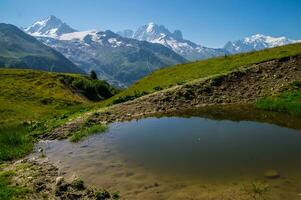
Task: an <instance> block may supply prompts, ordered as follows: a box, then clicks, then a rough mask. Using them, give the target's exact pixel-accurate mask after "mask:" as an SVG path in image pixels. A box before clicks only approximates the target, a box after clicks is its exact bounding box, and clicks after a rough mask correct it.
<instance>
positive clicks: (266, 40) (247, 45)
mask: <svg viewBox="0 0 301 200" xmlns="http://www.w3.org/2000/svg"><path fill="white" fill-rule="evenodd" d="M295 42H298V41H296V40H291V39H288V38H286V37H283V36H282V37H272V36H267V35H263V34H255V35H252V36H250V37H246V38H244V39H241V40H236V41H233V42H228V43H227V44H226V45H225V47H224V48H225V49H226V50H227V51H229V52H230V53H241V52H249V51H254V50H256V51H257V50H261V49H265V48H273V47H277V46H282V45H287V44H291V43H295Z"/></svg>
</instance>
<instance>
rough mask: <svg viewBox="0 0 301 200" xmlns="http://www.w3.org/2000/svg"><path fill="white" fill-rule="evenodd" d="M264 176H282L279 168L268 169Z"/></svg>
mask: <svg viewBox="0 0 301 200" xmlns="http://www.w3.org/2000/svg"><path fill="white" fill-rule="evenodd" d="M264 176H265V177H266V178H279V177H280V174H279V172H278V171H277V170H274V169H270V170H267V171H266V172H265V173H264Z"/></svg>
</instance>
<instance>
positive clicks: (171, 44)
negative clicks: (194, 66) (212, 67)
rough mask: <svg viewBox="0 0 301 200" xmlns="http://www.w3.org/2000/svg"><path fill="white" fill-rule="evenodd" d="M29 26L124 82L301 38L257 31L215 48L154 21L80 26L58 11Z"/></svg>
mask: <svg viewBox="0 0 301 200" xmlns="http://www.w3.org/2000/svg"><path fill="white" fill-rule="evenodd" d="M24 31H25V32H27V33H28V34H30V35H32V36H35V37H36V38H37V39H38V40H39V41H41V42H43V43H44V44H46V45H48V46H50V47H52V48H54V49H55V50H57V51H59V52H60V53H62V54H63V55H64V56H66V57H67V58H68V59H70V60H71V61H72V62H73V63H75V64H76V65H77V66H78V67H79V68H81V69H82V70H84V71H86V72H89V71H90V70H95V71H96V72H97V74H98V75H99V77H100V78H102V79H104V80H107V81H108V82H109V83H111V84H113V85H115V86H116V85H117V86H121V87H124V86H128V85H130V84H132V83H134V82H135V81H137V80H139V79H141V78H142V77H144V76H146V75H147V74H149V73H151V72H152V71H154V70H156V69H159V68H162V67H166V66H170V65H175V64H178V63H184V62H187V61H195V60H202V59H207V58H211V57H218V56H224V55H228V54H237V53H242V52H249V51H254V50H261V49H265V48H271V47H276V46H281V45H286V44H290V43H296V42H300V41H297V40H291V39H287V38H286V37H271V36H265V35H262V34H256V35H253V36H250V37H246V38H244V39H241V40H237V41H229V42H227V43H226V44H225V46H224V47H223V48H209V47H205V46H202V45H200V44H196V43H194V42H192V41H190V40H188V39H184V38H183V34H182V32H181V31H180V30H175V31H173V32H172V31H170V30H168V29H167V28H166V27H165V26H163V25H157V24H155V23H153V22H151V23H148V24H146V25H143V26H141V27H139V28H138V29H137V30H136V31H133V30H130V29H127V30H124V31H118V32H116V33H114V32H112V31H110V30H106V31H97V30H87V31H77V30H76V29H74V28H72V27H70V26H69V25H67V24H66V23H64V22H62V21H61V20H60V19H58V18H56V17H55V16H49V17H48V18H46V19H43V20H39V21H37V22H35V23H33V24H32V25H31V26H29V27H27V28H25V29H24Z"/></svg>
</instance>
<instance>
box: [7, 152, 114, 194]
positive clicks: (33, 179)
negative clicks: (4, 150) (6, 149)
mask: <svg viewBox="0 0 301 200" xmlns="http://www.w3.org/2000/svg"><path fill="white" fill-rule="evenodd" d="M45 159H46V158H45ZM45 159H44V160H43V159H23V160H19V161H17V162H15V163H12V164H9V165H7V166H6V167H3V168H2V170H3V171H9V172H13V175H12V179H11V183H12V184H13V185H16V186H19V187H23V188H26V189H28V193H27V194H25V195H24V196H22V199H30V200H34V199H37V200H40V199H51V200H52V199H53V200H60V199H61V200H64V199H68V200H71V199H79V200H80V199H82V200H88V199H91V200H93V199H95V200H106V199H108V200H109V199H119V196H118V195H117V194H110V193H109V192H107V191H106V190H104V189H97V188H93V187H87V186H85V184H84V182H83V181H82V180H81V179H79V178H78V177H74V178H73V180H72V181H71V182H67V181H65V180H64V178H63V177H62V174H60V172H59V170H58V168H57V167H55V166H54V165H52V164H50V163H49V162H48V161H46V160H45Z"/></svg>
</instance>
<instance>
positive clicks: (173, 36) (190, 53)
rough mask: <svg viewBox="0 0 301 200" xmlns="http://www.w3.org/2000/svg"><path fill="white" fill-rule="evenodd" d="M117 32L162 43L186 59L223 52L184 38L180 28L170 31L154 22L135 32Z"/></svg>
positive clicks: (211, 55)
mask: <svg viewBox="0 0 301 200" xmlns="http://www.w3.org/2000/svg"><path fill="white" fill-rule="evenodd" d="M118 34H119V35H121V36H123V37H128V38H133V39H137V40H144V41H148V42H151V43H158V44H162V45H164V46H166V47H168V48H170V49H172V50H173V51H175V52H176V53H178V54H180V55H182V56H184V57H185V58H186V59H188V60H198V59H205V58H209V57H214V56H220V55H224V54H225V52H224V51H223V50H221V49H213V48H206V47H203V46H201V45H198V44H195V43H193V42H191V41H189V40H185V39H183V35H182V32H181V31H180V30H175V31H174V32H171V31H169V30H168V29H167V28H166V27H165V26H163V25H158V24H155V23H154V22H150V23H148V24H146V25H144V26H141V27H139V28H138V29H137V30H136V31H135V32H134V31H131V30H125V31H120V32H118Z"/></svg>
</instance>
